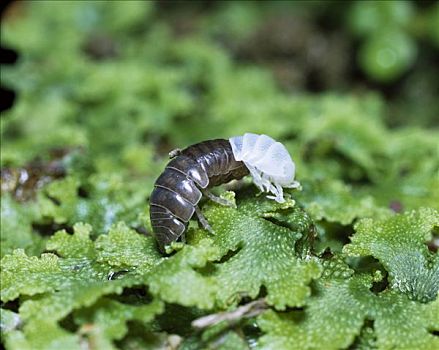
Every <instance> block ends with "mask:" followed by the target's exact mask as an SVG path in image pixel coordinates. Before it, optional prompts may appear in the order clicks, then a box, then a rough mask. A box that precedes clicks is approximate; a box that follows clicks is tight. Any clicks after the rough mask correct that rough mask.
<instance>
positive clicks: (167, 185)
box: [150, 133, 299, 251]
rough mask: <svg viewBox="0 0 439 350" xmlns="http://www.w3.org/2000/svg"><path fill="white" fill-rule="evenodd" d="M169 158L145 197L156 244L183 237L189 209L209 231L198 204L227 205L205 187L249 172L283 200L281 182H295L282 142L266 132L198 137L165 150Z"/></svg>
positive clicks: (188, 217) (286, 183)
mask: <svg viewBox="0 0 439 350" xmlns="http://www.w3.org/2000/svg"><path fill="white" fill-rule="evenodd" d="M170 157H171V158H172V159H171V161H170V162H169V163H168V165H167V166H166V168H165V170H164V172H163V173H162V174H161V175H160V176H159V178H158V179H157V181H156V182H155V184H154V190H153V192H152V194H151V197H150V218H151V224H152V228H153V231H154V235H155V237H156V239H157V242H158V244H159V247H160V249H161V250H162V251H164V247H165V246H166V245H167V244H170V243H171V242H173V241H176V240H178V239H181V240H182V241H184V239H185V236H184V233H185V231H186V229H187V225H188V222H189V220H190V219H191V217H192V216H193V215H194V213H195V214H196V215H197V217H198V219H199V221H200V223H201V224H202V225H203V227H204V228H205V229H207V230H209V231H212V230H211V228H210V226H209V224H208V222H207V220H206V219H205V218H204V216H203V214H202V212H201V210H200V209H199V207H198V203H199V201H200V200H201V197H202V195H203V194H204V195H205V196H207V197H208V198H209V199H211V200H213V201H215V202H217V203H220V204H223V205H230V203H228V201H227V200H225V199H222V198H219V197H216V196H214V195H213V194H211V193H210V192H209V191H208V190H207V189H208V188H209V187H213V186H217V185H220V184H224V183H227V182H229V181H231V180H234V179H241V178H242V177H244V176H245V175H248V174H249V173H250V174H251V176H252V177H253V182H254V183H255V184H256V186H258V187H259V188H260V189H261V190H262V191H266V192H271V193H273V194H274V196H269V198H272V199H275V200H276V201H278V202H283V201H284V198H283V191H282V187H297V186H298V185H299V183H298V182H297V181H294V173H295V166H294V162H293V161H292V160H291V157H290V155H289V153H288V151H287V150H286V149H285V147H284V146H283V145H282V144H281V143H279V142H276V141H275V140H273V139H272V138H270V137H268V136H266V135H256V134H250V133H247V134H245V135H244V136H237V137H232V138H230V139H229V140H224V139H216V140H209V141H203V142H201V143H197V144H195V145H192V146H189V147H188V148H186V149H184V150H179V149H177V150H174V151H172V152H171V153H170Z"/></svg>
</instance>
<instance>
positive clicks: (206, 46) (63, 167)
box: [0, 1, 439, 350]
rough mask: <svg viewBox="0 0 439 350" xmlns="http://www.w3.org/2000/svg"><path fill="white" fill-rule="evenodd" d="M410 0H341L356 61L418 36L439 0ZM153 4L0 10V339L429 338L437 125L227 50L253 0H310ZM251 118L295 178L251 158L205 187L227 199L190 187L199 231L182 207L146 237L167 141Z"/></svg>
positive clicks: (431, 342) (208, 342)
mask: <svg viewBox="0 0 439 350" xmlns="http://www.w3.org/2000/svg"><path fill="white" fill-rule="evenodd" d="M411 5H412V3H408V2H370V1H369V2H355V3H353V5H352V8H350V9H349V10H348V11H350V12H349V13H350V14H351V17H349V18H348V20H349V23H350V24H349V25H350V28H351V30H352V33H354V34H355V35H358V37H359V38H360V40H362V41H361V43H360V45H362V46H363V48H362V49H361V50H362V51H361V50H360V51H361V53H360V56H361V57H362V58H361V59H362V61H361V62H362V64H363V68H364V69H365V70H366V72H368V74H370V76H371V77H373V78H376V79H381V80H385V81H391V80H393V79H396V78H398V77H399V76H400V75H401V74H403V73H404V72H406V71H407V69H408V68H409V67H410V66H411V65H412V64H413V59H414V57H415V55H416V51H417V50H418V49H417V44H416V45H415V44H414V41H415V37H416V36H418V37H419V38H423V37H428V38H433V37H434V35H433V33H434V29H435V28H434V26H433V24H431V23H432V22H433V19H434V18H435V17H434V16H435V15H434V13H435V12H434V11H433V12H432V14H429V15H426V14H421V13H420V12H419V11H418V10H417V9H416V8H415V7H413V6H411ZM161 6H165V7H164V8H161ZM166 6H167V5H166V4H165V5H155V4H154V3H153V2H143V1H129V2H119V1H112V2H102V1H87V2H78V1H68V2H59V3H54V2H49V1H47V2H43V1H39V2H26V3H23V4H19V5H18V6H17V9H18V12H17V13H16V12H14V11H12V12H11V13H10V14H8V15H7V16H6V17H5V20H4V21H3V22H2V41H4V43H5V45H9V46H11V47H12V48H14V49H17V50H19V53H20V56H19V59H18V62H17V63H16V64H15V65H14V66H5V67H2V83H3V84H5V85H6V86H9V87H10V88H13V89H15V90H16V91H17V93H18V94H17V99H16V102H15V104H14V106H13V107H12V108H11V109H10V110H8V111H6V112H5V113H4V115H2V118H1V120H0V123H1V137H2V144H1V167H2V183H1V184H2V186H1V187H2V201H1V256H2V260H1V292H0V296H1V302H2V305H1V333H2V342H3V345H4V346H5V348H6V349H7V350H10V349H17V350H18V349H20V350H22V349H25V350H26V349H29V350H30V349H37V350H39V349H41V350H43V349H44V350H45V349H61V348H62V349H84V348H89V349H157V348H171V349H175V348H178V347H180V348H181V349H247V348H249V347H250V348H260V349H276V350H277V349H280V350H282V349H341V348H355V349H363V348H364V349H372V348H373V349H394V348H395V349H416V348H422V349H437V348H438V347H439V344H438V337H437V332H438V331H439V319H438V315H439V299H438V286H439V258H438V253H437V246H438V243H437V241H438V234H437V233H438V227H439V217H438V215H439V214H438V212H437V210H438V209H439V186H438V183H439V178H438V169H439V157H438V154H437V151H438V149H439V143H438V140H439V137H438V133H437V130H435V129H433V128H432V129H430V130H426V129H421V128H419V127H404V128H399V129H390V128H389V127H388V126H387V125H386V124H385V122H384V117H385V114H386V113H388V109H387V108H388V106H387V104H386V103H385V101H384V99H383V97H382V96H380V95H379V94H377V93H369V92H367V91H366V92H363V93H362V94H361V95H357V94H354V93H337V94H336V93H333V92H327V93H322V94H318V95H317V94H316V95H311V94H294V95H291V94H289V93H287V92H285V91H281V90H280V88H279V87H278V84H277V82H276V80H275V79H274V78H273V76H272V74H270V72H269V71H268V70H267V69H264V68H262V67H260V66H254V65H249V64H245V63H246V61H245V54H242V56H240V51H239V50H240V48H239V43H241V44H242V42H245V41H247V40H249V41H251V37H252V35H255V33H256V34H258V33H260V31H263V30H262V29H263V21H264V13H265V12H264V11H268V12H267V13H269V14H270V16H272V15H275V14H279V13H282V14H283V13H289V12H291V11H296V10H297V11H299V12H300V11H302V12H303V13H307V14H308V16H310V15H311V14H312V13H314V12H313V11H315V13H317V14H318V13H320V11H324V10H325V9H328V7H326V6H327V5H326V2H310V4H309V5H305V4H300V3H294V4H287V3H282V4H281V3H276V4H274V3H273V4H265V5H264V6H262V7H261V8H259V7H257V6H254V4H252V3H250V2H249V3H247V2H239V3H233V4H232V3H231V4H230V5H228V4H227V3H224V4H221V5H218V8H217V9H215V10H214V11H212V12H211V13H209V14H207V13H206V14H204V15H202V16H199V18H198V15H194V13H198V12H197V11H204V10H201V9H200V8H198V7H197V6H198V5H197V4H196V3H193V4H191V5H190V6H193V8H191V7H190V6H189V5H188V6H189V7H187V8H186V7H185V9H186V10H187V11H188V14H187V15H185V16H182V15H179V16H177V17H178V19H175V18H174V16H175V12H173V11H172V10H169V13H168V8H167V7H166ZM215 6H216V5H215ZM320 7H321V8H322V9H320ZM188 9H192V12H191V11H189V10H188ZM197 9H198V10H197ZM436 12H437V11H436ZM200 13H201V12H200ZM364 13H367V14H369V15H368V16H365V15H364ZM314 16H317V15H315V14H314ZM436 17H437V16H436ZM414 19H416V21H414ZM225 21H226V22H228V23H229V25H227V26H225V25H224V22H225ZM281 22H282V21H281ZM413 22H416V23H418V24H416V25H415V24H413ZM419 23H421V24H419ZM271 25H272V26H275V24H273V23H272V24H271ZM261 28H262V29H261ZM419 28H432V29H431V30H430V29H429V31H428V33H426V32H425V31H424V32H423V31H422V30H421V29H419ZM436 29H437V28H436ZM418 30H419V31H418ZM424 30H426V29H424ZM436 31H437V30H436ZM427 34H428V35H427ZM430 34H431V35H430ZM298 36H300V35H298ZM290 39H293V38H288V40H290ZM240 40H241V41H240ZM288 40H287V41H288ZM319 40H320V39H319ZM319 40H317V41H319ZM288 42H289V41H288ZM319 42H320V41H319ZM229 46H230V47H229ZM241 49H242V48H241ZM383 49H384V50H390V51H391V52H390V53H389V52H388V53H387V54H390V55H391V56H392V55H393V56H392V57H390V59H389V58H387V63H386V62H384V63H385V64H384V66H383V65H382V63H383V61H382V52H381V51H382V50H383ZM241 53H242V52H241ZM385 54H386V53H385ZM384 58H385V57H384ZM385 60H386V59H385ZM389 60H390V61H392V62H391V63H392V64H391V65H389V64H388V63H389ZM346 90H347V89H344V90H343V91H346ZM420 117H422V116H420ZM249 131H250V132H256V133H264V134H267V135H270V136H272V137H274V138H276V139H278V140H280V141H282V142H283V143H284V144H285V145H286V147H287V148H288V150H289V151H290V153H291V155H292V157H293V159H294V161H295V163H296V168H297V179H298V180H299V181H300V183H301V188H299V189H295V190H286V199H287V201H286V202H285V203H283V204H279V203H276V202H274V201H272V200H269V199H267V198H265V195H264V194H260V193H257V192H256V189H255V188H254V186H253V185H251V184H250V180H249V179H248V178H246V179H244V181H243V183H242V184H240V185H237V186H236V187H235V186H234V185H233V184H231V186H233V189H234V190H233V191H229V192H225V189H224V188H220V189H218V192H219V193H221V192H224V193H223V194H222V196H223V197H224V198H227V199H228V200H230V201H233V202H234V203H235V204H236V207H234V208H231V207H223V206H219V205H217V204H213V203H210V202H207V201H206V202H202V203H201V208H202V211H203V213H204V215H205V216H206V218H207V220H208V221H209V223H210V225H211V226H212V228H213V231H214V233H213V234H210V233H208V232H206V231H205V230H203V229H202V228H200V227H198V226H197V225H196V223H195V221H193V222H191V223H190V225H189V228H188V231H187V233H186V238H187V241H186V243H184V244H183V243H181V242H176V243H174V244H173V245H172V246H171V247H170V248H169V250H168V254H160V253H159V251H158V249H157V247H156V243H155V241H154V238H153V237H152V236H151V225H150V222H149V219H148V209H149V208H148V204H147V203H148V197H149V195H150V193H151V190H152V187H153V183H154V181H155V179H156V178H157V176H158V175H159V174H160V173H161V171H162V170H163V168H164V166H165V164H166V162H167V152H169V151H170V150H171V149H173V148H176V147H185V146H187V145H189V144H191V143H194V142H198V141H201V140H204V139H213V138H220V137H224V138H228V137H230V136H233V135H239V134H242V133H244V132H249ZM4 170H5V171H4ZM58 170H59V171H58ZM4 174H7V175H4ZM14 174H18V175H17V176H15V175H14ZM14 176H15V177H14ZM23 193H25V194H26V196H23V195H22V194H23ZM395 212H400V213H395ZM254 300H261V302H262V303H263V304H264V307H263V308H262V309H261V310H259V311H258V312H256V313H255V314H250V315H245V316H243V315H240V316H236V315H235V316H234V317H231V319H230V320H228V321H222V322H219V323H216V324H213V325H208V326H206V327H204V328H203V329H197V330H196V329H195V328H194V327H192V326H191V322H192V321H194V320H195V319H198V318H199V317H203V316H211V317H215V315H218V314H223V313H230V314H232V315H233V313H234V312H236V311H237V310H239V307H241V306H242V305H244V304H247V303H249V302H252V301H254Z"/></svg>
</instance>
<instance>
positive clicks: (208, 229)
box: [195, 205, 214, 234]
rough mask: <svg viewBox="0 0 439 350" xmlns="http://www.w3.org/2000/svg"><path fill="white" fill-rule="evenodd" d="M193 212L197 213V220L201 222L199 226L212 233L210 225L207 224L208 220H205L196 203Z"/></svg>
mask: <svg viewBox="0 0 439 350" xmlns="http://www.w3.org/2000/svg"><path fill="white" fill-rule="evenodd" d="M195 214H197V217H198V220H199V221H200V223H201V226H203V228H204V229H205V230H207V231H209V233H211V234H214V232H213V230H212V227H211V226H210V225H209V222H208V221H207V219H206V218H205V217H204V215H203V213H202V212H201V209H200V207H199V206H198V205H196V206H195Z"/></svg>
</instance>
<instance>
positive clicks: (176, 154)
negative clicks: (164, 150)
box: [169, 148, 181, 159]
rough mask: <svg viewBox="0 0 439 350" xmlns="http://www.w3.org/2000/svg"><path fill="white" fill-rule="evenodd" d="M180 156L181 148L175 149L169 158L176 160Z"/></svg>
mask: <svg viewBox="0 0 439 350" xmlns="http://www.w3.org/2000/svg"><path fill="white" fill-rule="evenodd" d="M180 154H181V149H180V148H176V149H173V150H172V151H171V152H169V158H170V159H172V158H175V157H177V156H179V155H180Z"/></svg>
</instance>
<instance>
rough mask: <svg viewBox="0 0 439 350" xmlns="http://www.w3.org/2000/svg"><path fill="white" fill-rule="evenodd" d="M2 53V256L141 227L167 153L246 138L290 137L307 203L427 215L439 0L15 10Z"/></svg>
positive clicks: (114, 4) (67, 4)
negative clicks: (6, 92) (367, 204)
mask: <svg viewBox="0 0 439 350" xmlns="http://www.w3.org/2000/svg"><path fill="white" fill-rule="evenodd" d="M2 45H3V46H4V47H6V48H9V49H12V50H15V51H16V52H17V53H18V59H17V61H16V62H15V63H14V64H12V65H11V64H10V65H3V66H2V76H1V78H2V85H3V86H5V87H7V88H8V89H11V90H12V91H14V92H15V93H16V98H15V100H14V103H13V105H12V107H11V108H9V109H8V110H6V111H5V112H3V113H2V118H1V137H2V145H1V166H2V191H3V193H4V194H5V196H4V200H3V201H2V206H3V207H2V208H3V209H2V210H4V211H3V212H4V213H9V214H8V215H10V213H11V212H13V213H16V214H15V215H17V217H19V218H20V219H19V220H18V219H16V220H11V222H10V223H9V221H8V222H6V221H5V224H4V226H5V227H4V228H3V229H4V230H3V237H2V239H3V240H6V241H8V242H9V243H8V244H4V245H3V246H4V247H2V252H3V253H4V252H7V251H10V250H11V249H13V248H16V247H28V248H29V249H32V250H33V251H34V252H39V251H40V249H41V247H39V246H38V245H32V244H31V243H30V242H33V241H32V240H33V239H34V240H40V238H41V237H43V238H42V239H43V240H44V239H45V236H46V235H50V234H51V233H53V232H54V231H55V230H56V229H59V228H60V227H68V228H69V227H70V228H71V226H72V225H73V223H75V222H77V221H87V222H90V223H92V224H93V226H95V227H97V230H96V231H95V232H96V234H100V233H103V232H106V230H107V229H108V227H109V226H110V225H111V224H112V223H114V222H116V221H118V220H124V221H126V222H127V223H129V225H130V226H131V227H135V228H136V229H138V230H139V231H141V232H144V231H145V228H144V227H145V225H147V219H145V213H146V212H147V199H148V196H149V193H150V191H151V188H152V184H153V182H154V180H155V178H156V177H157V176H158V175H159V174H160V172H161V171H162V169H163V167H164V165H165V163H166V161H167V152H169V150H171V149H173V148H175V147H185V146H187V145H190V144H192V143H195V142H198V141H202V140H205V139H212V138H228V137H230V136H233V135H239V134H243V133H244V132H255V133H264V134H268V135H270V136H272V137H274V138H277V139H279V140H281V141H283V142H285V144H286V146H287V147H288V149H289V150H290V151H291V153H292V155H293V159H294V160H295V161H296V163H297V169H298V171H297V176H298V179H299V181H301V182H303V183H304V186H305V189H306V186H307V181H310V183H311V184H310V185H309V186H310V187H308V191H305V192H304V193H305V195H306V193H308V195H309V194H310V193H316V194H317V193H320V192H319V191H321V190H326V191H329V192H328V201H329V202H330V201H331V198H336V197H334V196H333V193H332V192H331V191H332V190H331V189H334V191H336V193H339V192H340V191H342V192H343V191H344V192H343V196H358V197H359V198H362V196H363V195H367V196H371V198H372V199H373V201H376V203H377V205H379V206H382V207H384V208H392V209H394V210H396V211H401V210H405V209H407V208H416V207H418V206H420V205H431V206H435V207H437V206H438V203H439V200H438V189H437V187H438V186H436V185H437V181H438V179H437V169H438V162H439V161H438V154H437V153H438V152H437V151H438V141H437V140H438V138H437V136H438V133H437V129H436V128H437V125H438V116H439V103H438V99H437V96H438V85H439V83H438V82H439V79H438V76H439V75H438V65H437V62H438V45H439V4H438V3H437V2H434V1H431V2H429V1H424V2H414V1H413V2H412V1H364V2H363V1H362V2H344V1H342V2H340V1H303V2H302V1H296V2H284V1H279V2H276V1H272V2H264V3H260V2H251V1H243V2H240V1H235V2H219V1H199V2H185V1H177V2H171V1H155V2H153V1H151V2H137V1H110V2H104V1H62V2H61V1H58V2H57V1H47V2H45V1H35V2H34V1H32V2H24V1H20V2H12V3H11V4H10V5H9V7H8V8H7V10H6V11H5V12H4V13H3V21H2ZM55 180H56V181H55ZM313 181H317V182H318V184H317V185H316V184H315V183H314V182H313ZM319 181H320V182H319ZM313 190H314V191H315V192H313ZM351 191H352V193H351ZM345 192H346V193H345ZM313 198H314V197H313ZM35 199H36V200H35ZM35 203H36V204H35ZM334 203H335V204H336V205H337V202H336V200H334ZM11 208H14V209H13V210H12V209H11ZM8 225H9V226H8ZM20 225H22V226H20ZM18 227H20V229H21V232H23V233H22V235H21V236H20V237H17V236H16V235H14V234H13V232H16V230H17V228H18ZM146 231H147V229H146ZM5 232H6V233H5ZM7 232H10V236H8V234H7ZM4 237H9V238H4ZM11 237H12V238H11ZM23 237H26V238H23ZM32 237H33V238H32ZM31 238H32V239H31ZM11 241H12V243H11Z"/></svg>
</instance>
